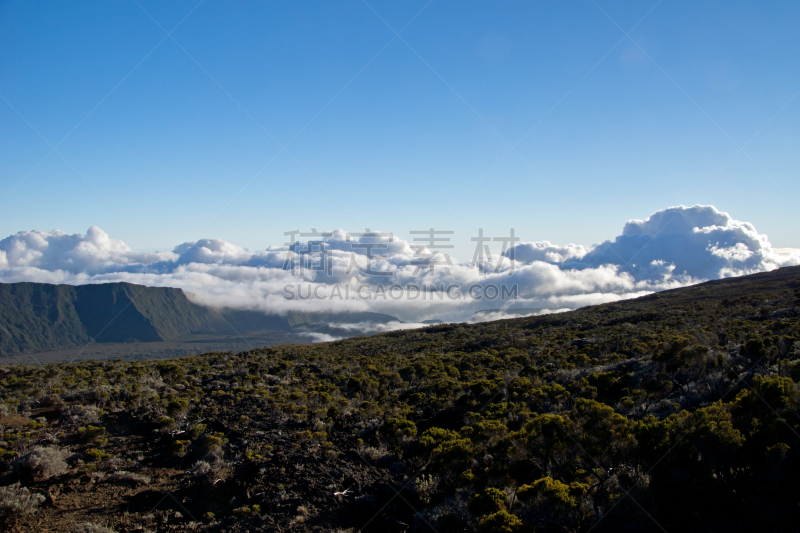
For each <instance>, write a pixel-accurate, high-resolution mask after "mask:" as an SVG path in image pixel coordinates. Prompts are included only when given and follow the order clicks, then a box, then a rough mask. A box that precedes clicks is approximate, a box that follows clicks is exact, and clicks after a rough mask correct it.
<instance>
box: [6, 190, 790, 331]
mask: <svg viewBox="0 0 800 533" xmlns="http://www.w3.org/2000/svg"><path fill="white" fill-rule="evenodd" d="M320 241H321V243H320ZM309 252H312V253H309ZM431 254H433V250H428V249H427V248H424V247H419V246H417V245H415V244H412V243H409V242H407V241H404V240H400V239H397V238H392V237H391V235H390V234H384V233H379V232H373V233H368V234H364V235H360V236H357V237H352V236H350V235H348V234H347V233H345V232H344V231H341V230H339V231H333V232H330V233H327V234H325V235H324V236H321V237H316V238H314V239H309V240H305V241H303V240H302V239H299V240H298V242H297V243H296V244H295V245H293V246H291V247H286V246H283V247H279V246H273V247H270V248H267V249H266V250H260V251H253V250H248V249H246V248H242V247H241V246H238V245H236V244H233V243H229V242H226V241H223V240H220V239H202V240H199V241H195V242H187V243H183V244H180V245H178V246H176V247H175V248H174V249H173V250H172V251H171V252H153V253H148V252H137V251H134V250H131V248H130V247H129V246H128V245H126V244H125V243H124V242H122V241H120V240H116V239H113V238H112V237H110V236H109V235H108V234H107V233H105V232H104V231H103V230H101V229H100V228H97V227H91V228H89V230H88V231H87V233H86V235H81V234H67V233H64V232H62V231H58V230H54V231H41V230H34V231H21V232H19V233H17V234H15V235H12V236H10V237H7V238H5V239H3V240H1V241H0V281H3V282H16V281H36V282H45V283H68V284H85V283H103V282H110V281H126V282H129V283H138V284H142V285H149V286H162V287H179V288H182V289H184V291H186V292H187V293H190V295H191V296H190V297H192V298H193V299H195V301H197V302H198V303H201V304H204V305H210V306H217V307H233V308H246V309H258V310H262V311H264V312H267V313H277V314H281V313H286V312H291V311H305V312H310V311H334V312H342V311H373V312H378V313H387V314H390V315H393V316H396V317H398V318H400V319H401V320H403V321H406V322H412V323H418V322H420V321H422V320H427V319H439V320H443V321H445V322H450V321H462V320H468V319H469V318H470V317H471V316H472V315H473V314H474V313H475V312H476V311H480V310H487V309H492V310H496V309H504V308H513V309H564V308H575V307H580V306H583V305H589V304H596V303H603V302H609V301H614V300H619V299H623V298H631V297H636V296H641V295H644V294H648V293H650V292H653V291H659V290H664V289H669V288H676V287H681V286H685V285H690V284H694V283H698V282H701V281H705V280H709V279H717V278H722V277H731V276H739V275H744V274H750V273H754V272H762V271H767V270H773V269H775V268H779V267H781V266H788V265H797V264H800V250H794V249H775V248H773V247H772V246H771V245H770V243H769V240H768V239H767V236H766V235H761V234H759V233H758V232H757V231H756V229H755V228H754V227H753V225H752V224H750V223H748V222H741V221H738V220H735V219H733V218H732V217H731V216H730V215H728V214H727V213H724V212H721V211H718V210H717V209H716V208H715V207H713V206H700V205H696V206H692V207H684V206H679V207H671V208H669V209H665V210H663V211H658V212H657V213H654V214H653V215H651V216H650V217H649V218H647V219H646V220H630V221H628V222H627V223H626V224H625V225H624V227H623V229H622V233H621V234H620V235H618V236H616V237H615V238H614V239H613V240H608V241H605V242H603V243H601V244H599V245H596V246H594V247H590V246H582V245H578V244H568V245H564V246H560V245H555V244H552V243H550V242H547V241H542V242H525V243H519V244H516V245H515V246H514V247H512V248H510V249H508V250H507V251H506V252H505V254H504V256H503V257H502V258H501V257H498V256H495V257H493V258H489V257H487V258H486V259H484V261H483V262H481V263H479V264H476V265H475V264H469V263H464V262H458V261H456V260H455V259H450V260H449V261H444V260H442V259H443V256H442V255H438V256H434V255H431ZM431 259H432V260H431ZM426 261H429V262H427V263H426ZM445 262H447V263H452V264H444V263H445ZM301 267H302V268H301ZM288 286H291V287H293V289H291V290H290V291H289V293H290V294H293V295H294V296H295V297H294V298H287V287H288ZM489 286H495V287H501V286H504V287H509V288H511V287H516V289H515V292H514V296H515V298H509V297H506V298H503V297H502V296H501V295H498V297H496V298H490V296H491V295H492V294H493V293H492V292H491V291H486V290H485V289H487V288H488V287H489ZM334 287H338V289H334ZM342 287H344V288H346V289H349V291H351V292H349V294H348V293H347V292H345V291H344V290H343V289H342ZM415 287H416V289H415ZM426 287H427V288H428V290H426ZM432 287H438V288H439V289H446V288H447V287H457V288H459V290H454V291H452V292H450V293H446V294H445V293H444V292H442V290H439V291H438V292H436V291H433V290H432V289H431V288H432ZM359 288H360V289H359ZM420 288H421V290H420ZM468 288H474V290H471V291H469V292H468ZM357 289H358V290H359V292H358V293H357V295H356V290H357ZM337 290H338V291H339V293H338V295H337V292H336V291H337ZM315 292H316V296H314V294H315ZM487 292H488V293H489V294H488V296H487V294H486V293H487ZM303 294H306V295H310V296H309V297H308V298H303ZM456 294H458V296H459V297H458V298H454V297H453V296H454V295H456ZM318 296H319V297H318ZM337 296H338V297H337ZM483 315H484V316H495V315H494V314H492V313H483ZM393 327H395V326H391V325H384V326H380V328H389V329H392V328H393ZM396 327H400V325H399V324H397V325H396ZM403 327H405V326H403Z"/></svg>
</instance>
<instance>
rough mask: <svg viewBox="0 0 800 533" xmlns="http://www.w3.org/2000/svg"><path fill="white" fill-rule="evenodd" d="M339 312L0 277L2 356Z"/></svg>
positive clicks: (367, 317) (291, 323)
mask: <svg viewBox="0 0 800 533" xmlns="http://www.w3.org/2000/svg"><path fill="white" fill-rule="evenodd" d="M342 318H344V317H343V316H340V315H339V314H335V313H295V314H287V315H285V316H278V315H267V314H265V313H262V312H259V311H251V310H242V309H212V308H209V307H205V306H202V305H198V304H195V303H193V302H192V301H191V300H189V298H187V296H186V294H185V293H184V292H183V291H182V290H181V289H176V288H170V287H145V286H143V285H134V284H130V283H102V284H95V285H78V286H73V285H52V284H48V283H30V282H22V283H2V284H0V356H9V355H14V354H18V353H33V352H42V351H47V350H57V349H63V348H71V347H76V346H82V345H86V344H87V343H89V342H92V341H93V342H96V343H111V342H115V343H119V342H158V341H170V340H176V339H185V338H188V337H191V336H193V335H239V334H246V333H250V332H254V331H268V330H269V331H285V330H289V329H292V328H294V327H298V326H301V327H302V326H310V325H313V324H317V323H325V322H337V321H339V320H341V319H342ZM347 320H348V321H349V322H387V321H390V320H396V319H395V318H394V317H391V316H388V315H380V314H378V313H351V314H350V315H348V316H347Z"/></svg>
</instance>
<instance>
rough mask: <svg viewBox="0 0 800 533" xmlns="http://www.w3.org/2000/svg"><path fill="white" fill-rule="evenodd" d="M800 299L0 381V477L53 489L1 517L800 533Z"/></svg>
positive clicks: (123, 527) (575, 316) (786, 276)
mask: <svg viewBox="0 0 800 533" xmlns="http://www.w3.org/2000/svg"><path fill="white" fill-rule="evenodd" d="M798 307H800V268H798V267H793V268H786V269H781V270H778V271H773V272H769V273H764V274H758V275H753V276H747V277H742V278H735V279H727V280H720V281H715V282H711V283H704V284H701V285H697V286H694V287H688V288H683V289H677V290H672V291H667V292H663V293H659V294H654V295H651V296H647V297H645V298H639V299H636V300H629V301H621V302H615V303H611V304H605V305H599V306H593V307H587V308H583V309H579V310H576V311H571V312H567V313H561V314H554V315H548V316H537V317H527V318H518V319H509V320H500V321H496V322H486V323H480V324H472V325H469V324H441V325H436V326H430V327H426V328H422V329H417V330H406V331H395V332H391V333H385V334H381V335H376V336H372V337H360V338H352V339H345V340H341V341H336V342H331V343H323V344H313V345H300V346H273V347H269V348H262V349H254V350H250V351H247V352H242V353H239V354H233V353H209V354H204V355H199V356H191V357H186V358H181V359H172V360H162V361H144V362H123V361H118V360H117V361H105V362H83V363H77V364H55V365H47V366H37V367H23V366H14V367H5V368H0V412H2V411H3V410H5V409H7V410H8V411H9V413H11V414H14V416H6V417H3V418H0V424H3V425H5V426H6V431H5V433H4V436H3V439H4V442H5V443H6V444H3V449H0V470H2V469H3V468H5V471H6V473H5V475H4V476H0V485H3V486H8V487H14V485H11V484H12V483H16V482H20V483H21V484H22V486H23V487H25V489H24V490H28V491H30V492H32V493H35V494H42V495H47V496H42V497H41V500H42V504H41V506H40V507H39V508H38V510H37V509H35V508H34V509H32V510H31V511H32V514H31V515H24V514H21V513H14V512H11V511H9V512H8V513H6V514H5V515H0V522H2V520H5V521H6V524H5V526H6V527H7V528H8V529H10V530H13V528H16V530H17V531H34V530H35V531H68V530H69V529H70V528H71V526H72V524H73V523H75V522H84V521H90V522H94V523H96V524H102V525H105V526H109V527H112V528H113V529H114V530H116V531H120V532H127V531H140V530H142V529H145V530H153V531H154V530H159V531H199V530H207V531H223V530H224V531H228V532H230V533H244V532H246V531H286V532H290V531H291V532H303V533H311V532H317V531H332V530H334V531H335V530H341V531H363V532H365V533H371V532H380V533H395V532H396V533H401V532H410V531H429V530H431V531H432V530H435V531H438V532H439V533H456V532H464V531H478V532H480V533H484V532H486V533H493V532H503V533H528V532H530V531H537V532H539V533H551V532H552V533H563V532H565V531H570V532H585V533H588V532H589V531H592V532H631V533H633V532H642V531H687V532H695V531H696V532H708V531H753V530H758V531H787V532H790V531H795V530H796V529H797V524H798V523H800V508H799V507H798V505H797V502H798V491H797V479H798V478H800V416H798V409H800V394H799V393H798V382H800V310H799V309H798ZM101 409H102V410H101ZM34 419H35V420H34ZM35 444H39V445H41V446H45V447H46V450H47V451H39V452H35V453H38V454H39V455H35V453H34V456H25V455H22V454H25V453H26V452H27V451H28V450H32V449H33V447H34V445H35ZM40 456H41V457H45V456H46V457H48V458H51V460H52V458H53V457H63V459H61V462H57V461H54V460H53V462H54V463H57V464H56V465H55V466H57V467H58V468H53V469H52V470H53V471H52V472H50V471H48V472H46V473H43V470H42V467H41V466H40V465H41V464H42V462H41V460H40ZM48 464H49V463H48ZM3 490H9V491H12V490H13V491H17V492H20V491H23V489H22V488H16V489H14V488H6V489H3ZM168 496H172V498H169V497H168ZM34 507H35V506H34ZM0 527H2V524H0Z"/></svg>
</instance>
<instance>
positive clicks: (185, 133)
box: [0, 0, 800, 259]
mask: <svg viewBox="0 0 800 533" xmlns="http://www.w3.org/2000/svg"><path fill="white" fill-rule="evenodd" d="M139 2H140V3H139V4H138V5H137V3H136V2H133V1H130V0H128V1H111V2H81V3H78V4H75V3H69V4H68V3H63V2H53V3H47V2H22V1H5V2H1V3H0V96H2V98H3V100H5V102H3V101H0V161H2V162H3V164H2V165H0V199H2V198H6V199H5V201H4V202H3V203H2V205H0V236H6V235H10V234H12V233H16V232H17V231H20V230H31V229H43V230H51V229H56V228H57V229H61V230H64V231H67V232H85V231H86V229H87V228H88V227H89V226H93V225H97V226H100V227H101V228H103V229H104V230H105V231H107V232H108V233H109V234H110V235H111V236H112V237H114V238H117V239H122V240H124V241H125V242H126V243H128V244H129V245H130V246H132V247H133V248H134V249H141V250H149V249H150V248H151V247H152V248H155V249H158V250H164V249H172V248H173V247H174V246H175V245H176V244H178V243H181V242H185V241H190V240H194V239H197V238H201V237H217V238H222V239H225V240H227V241H230V242H234V243H237V244H240V245H242V246H247V247H250V248H254V249H263V248H264V247H266V246H268V245H274V244H281V243H282V242H283V240H284V237H283V232H284V231H288V230H292V229H301V230H308V229H309V228H311V227H316V228H319V229H323V228H325V229H334V228H342V229H345V230H350V231H360V230H361V229H362V228H370V229H373V230H376V229H380V230H383V231H392V232H394V233H395V234H397V235H398V236H399V237H401V238H406V239H408V238H410V236H409V234H408V232H409V231H410V230H422V229H426V228H429V227H432V226H435V227H437V228H439V229H445V230H453V231H455V232H456V233H455V244H456V246H457V248H456V255H457V256H459V257H461V258H464V259H469V258H470V257H471V255H472V245H471V243H470V237H471V236H474V235H476V233H477V228H478V227H484V228H485V234H487V235H503V234H508V228H510V227H513V228H515V229H516V234H517V235H518V236H520V237H521V238H522V239H523V240H525V241H537V240H550V241H552V242H555V243H560V244H565V243H569V242H575V243H581V244H587V245H588V244H593V243H597V242H600V241H602V240H605V239H608V238H613V236H615V235H617V234H619V232H620V230H621V227H622V225H623V224H624V222H625V221H626V220H628V219H630V218H645V217H647V216H649V215H650V214H651V213H653V212H655V211H658V210H660V209H663V208H666V207H668V206H672V205H679V204H685V205H692V204H696V203H700V204H713V205H715V206H716V207H717V208H719V209H720V210H723V211H727V212H729V213H730V214H731V215H732V216H733V217H734V218H736V219H739V220H746V221H750V222H752V223H753V224H754V225H755V227H756V228H757V229H758V230H759V232H761V233H766V234H768V235H769V237H770V241H771V242H772V244H773V245H774V246H778V247H800V235H798V233H797V231H796V228H797V227H799V226H800V204H798V202H800V180H798V179H797V176H798V171H800V151H799V150H798V141H800V96H798V97H797V98H794V97H795V96H796V95H797V92H798V91H800V69H798V68H797V65H799V64H800V34H799V33H798V32H797V31H796V29H797V27H800V4H797V3H790V2H786V3H777V2H721V1H720V2H688V1H687V2H682V1H663V2H661V3H657V2H656V1H651V2H636V3H631V2H609V1H607V0H598V1H597V4H595V3H594V2H592V1H591V0H590V1H565V2H547V3H544V2H541V3H530V2H519V3H515V2H452V1H445V0H434V1H433V2H430V3H428V1H427V0H424V1H421V2H417V1H408V2H402V3H399V2H380V1H377V0H375V1H373V0H370V1H369V3H365V2H363V1H361V0H356V1H342V2H303V3H298V2H238V3H236V4H235V5H232V4H231V3H223V2H220V1H219V0H206V1H204V2H202V3H201V4H200V5H199V6H198V3H197V1H192V2H182V1H175V2H169V3H163V2H153V1H147V0H139ZM167 4H168V5H167ZM190 13H191V14H190ZM187 15H188V18H185V17H187ZM151 17H152V18H151ZM184 18H185V20H184ZM182 20H183V22H181V21H182ZM179 23H180V25H179V26H178V27H177V29H175V30H174V33H172V35H171V38H167V37H166V34H165V33H164V31H163V30H162V29H161V28H162V27H163V28H164V29H165V30H166V31H167V32H169V31H171V30H173V28H175V26H176V25H178V24H179ZM637 23H638V25H637ZM159 25H160V26H161V27H159ZM634 26H635V27H634ZM390 27H391V28H393V29H394V30H395V31H398V32H400V31H401V30H402V29H403V28H404V27H405V29H404V30H403V31H402V33H401V36H400V37H396V35H395V33H394V31H393V30H392V29H391V28H390ZM631 28H634V29H633V30H632V31H631V32H630V34H629V37H630V38H626V37H625V33H626V32H628V31H630V30H631ZM173 38H174V41H173ZM137 65H138V66H137ZM26 121H27V123H26ZM31 126H32V127H33V128H35V129H36V130H37V131H38V132H39V134H41V136H42V137H44V138H45V139H46V140H47V142H49V143H50V144H51V145H54V146H55V145H56V144H57V143H59V142H61V141H62V139H64V138H65V137H66V136H67V135H69V136H68V137H67V138H66V140H64V141H63V144H60V145H59V146H58V148H57V152H58V153H53V154H50V155H49V157H47V156H48V154H49V153H50V151H51V150H50V147H49V146H48V145H47V144H46V143H45V141H44V140H42V139H41V138H40V137H39V136H38V135H37V133H35V132H34V131H33V129H32V128H31ZM76 126H77V128H76ZM754 136H755V137H754ZM289 143H291V144H289ZM287 144H288V147H287ZM278 145H280V146H281V147H284V148H285V152H283V153H282V152H281V148H279V147H278ZM510 147H515V148H514V151H513V152H511V153H509V151H510ZM740 149H743V150H741V151H740ZM45 158H46V159H45ZM270 162H271V163H270ZM268 163H269V165H268ZM37 165H39V166H38V167H37ZM267 165H268V166H267ZM265 167H266V168H265ZM34 169H35V170H34ZM26 176H27V178H26ZM23 180H24V181H23ZM20 183H21V184H20ZM248 184H249V185H248ZM15 187H16V189H15ZM245 187H246V188H245ZM12 191H13V192H12ZM242 191H243V192H242ZM101 197H102V198H101ZM226 206H227V207H226Z"/></svg>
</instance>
